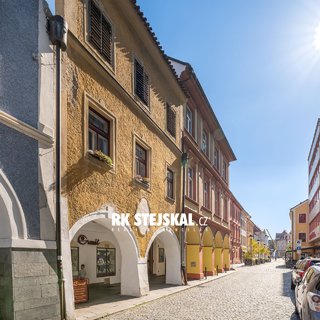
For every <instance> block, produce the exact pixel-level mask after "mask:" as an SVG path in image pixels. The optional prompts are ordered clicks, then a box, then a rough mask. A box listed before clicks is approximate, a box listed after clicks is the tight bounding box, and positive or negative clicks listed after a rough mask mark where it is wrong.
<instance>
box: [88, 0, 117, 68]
mask: <svg viewBox="0 0 320 320" xmlns="http://www.w3.org/2000/svg"><path fill="white" fill-rule="evenodd" d="M89 25H90V32H89V41H90V43H91V44H92V45H93V46H94V47H95V49H97V50H98V52H99V53H100V54H101V55H102V56H103V58H104V59H105V60H106V61H107V62H108V63H109V64H111V63H112V26H111V24H110V22H109V21H108V20H107V19H106V17H105V16H104V15H103V14H102V13H101V10H100V9H99V8H98V6H97V5H96V4H95V2H94V1H92V0H91V1H90V2H89Z"/></svg>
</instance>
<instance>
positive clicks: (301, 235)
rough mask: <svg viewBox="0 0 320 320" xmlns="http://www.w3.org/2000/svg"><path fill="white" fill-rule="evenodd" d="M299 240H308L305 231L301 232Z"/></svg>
mask: <svg viewBox="0 0 320 320" xmlns="http://www.w3.org/2000/svg"><path fill="white" fill-rule="evenodd" d="M299 240H301V242H306V234H305V233H299Z"/></svg>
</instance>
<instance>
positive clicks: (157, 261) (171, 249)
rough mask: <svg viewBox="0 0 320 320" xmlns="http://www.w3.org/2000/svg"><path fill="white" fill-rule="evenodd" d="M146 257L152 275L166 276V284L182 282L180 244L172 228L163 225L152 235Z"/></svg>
mask: <svg viewBox="0 0 320 320" xmlns="http://www.w3.org/2000/svg"><path fill="white" fill-rule="evenodd" d="M146 257H148V259H147V260H148V269H149V270H148V273H149V275H150V276H153V277H160V276H164V279H165V283H166V284H177V285H181V284H182V281H181V270H180V244H179V241H178V239H177V236H176V235H175V233H174V231H173V230H172V229H171V228H169V227H161V228H159V229H158V230H157V231H156V232H155V233H154V234H153V235H152V237H151V239H150V241H149V243H148V247H147V250H146ZM149 279H150V277H149Z"/></svg>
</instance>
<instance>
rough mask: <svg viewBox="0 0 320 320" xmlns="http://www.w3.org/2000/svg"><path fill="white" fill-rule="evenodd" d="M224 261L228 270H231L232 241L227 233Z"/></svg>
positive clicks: (224, 245) (224, 240)
mask: <svg viewBox="0 0 320 320" xmlns="http://www.w3.org/2000/svg"><path fill="white" fill-rule="evenodd" d="M223 263H224V268H225V269H226V270H230V241H229V236H228V235H227V234H226V235H225V236H224V239H223Z"/></svg>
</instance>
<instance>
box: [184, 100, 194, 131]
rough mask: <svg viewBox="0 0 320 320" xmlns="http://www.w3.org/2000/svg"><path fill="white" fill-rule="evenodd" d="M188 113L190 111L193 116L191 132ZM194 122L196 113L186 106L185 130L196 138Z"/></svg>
mask: <svg viewBox="0 0 320 320" xmlns="http://www.w3.org/2000/svg"><path fill="white" fill-rule="evenodd" d="M188 111H190V114H191V119H190V126H191V132H190V130H189V125H188V123H189V122H188ZM193 121H194V112H193V110H192V109H191V108H190V107H189V106H188V105H187V106H186V118H185V129H186V131H187V132H188V133H189V134H190V135H191V136H192V137H194V127H193Z"/></svg>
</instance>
